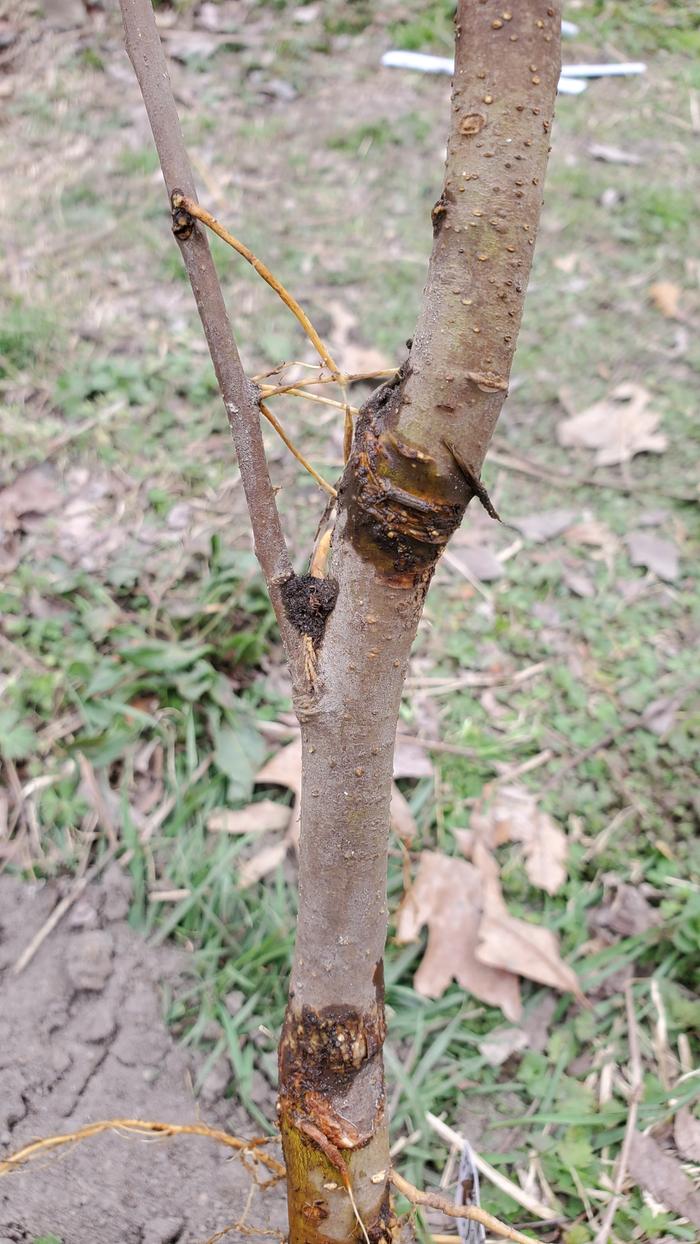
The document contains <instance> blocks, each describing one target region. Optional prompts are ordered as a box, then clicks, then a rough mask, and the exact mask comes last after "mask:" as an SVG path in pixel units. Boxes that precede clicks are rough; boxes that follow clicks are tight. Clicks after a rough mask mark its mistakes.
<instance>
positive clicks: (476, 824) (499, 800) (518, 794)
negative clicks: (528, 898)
mask: <svg viewBox="0 0 700 1244" xmlns="http://www.w3.org/2000/svg"><path fill="white" fill-rule="evenodd" d="M470 828H471V829H472V830H474V831H475V832H476V833H477V834H478V836H479V838H480V839H481V841H482V842H483V843H484V845H485V846H487V847H489V848H490V849H493V848H494V847H498V846H501V845H502V844H503V843H504V842H521V843H522V844H523V850H524V855H525V871H526V872H527V875H528V877H529V879H530V881H531V882H532V884H533V885H535V886H538V887H539V888H540V889H542V890H546V891H547V893H548V894H556V892H557V890H559V889H560V888H561V886H562V885H563V884H564V882H565V881H566V867H565V863H566V856H567V850H568V845H567V841H566V835H565V834H564V833H563V831H562V830H561V829H560V828H559V826H558V825H557V823H556V821H555V820H554V819H553V817H551V816H550V815H549V813H548V812H543V811H541V809H540V808H538V806H537V800H536V799H535V797H534V795H533V794H532V793H531V791H529V790H528V789H527V788H526V787H525V786H518V785H511V786H501V787H499V788H498V789H497V791H496V793H495V795H494V797H493V799H491V800H490V802H489V803H488V804H487V805H486V806H485V807H484V808H481V809H478V810H476V811H474V812H473V813H472V817H471V822H470Z"/></svg>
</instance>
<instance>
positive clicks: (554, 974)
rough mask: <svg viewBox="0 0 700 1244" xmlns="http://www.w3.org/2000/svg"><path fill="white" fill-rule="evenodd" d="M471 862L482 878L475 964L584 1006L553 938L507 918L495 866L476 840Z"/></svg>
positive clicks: (534, 926)
mask: <svg viewBox="0 0 700 1244" xmlns="http://www.w3.org/2000/svg"><path fill="white" fill-rule="evenodd" d="M473 859H474V864H475V866H476V868H477V871H478V872H479V874H480V876H481V882H482V887H483V907H484V911H483V916H482V919H481V923H480V924H479V937H478V944H477V947H476V958H477V960H478V962H479V963H481V964H484V965H485V966H486V967H490V968H497V969H501V970H507V971H509V972H516V973H517V974H518V976H524V977H525V978H526V979H527V980H532V981H537V982H538V983H539V984H540V985H549V986H551V988H553V989H558V990H560V991H561V992H563V993H573V994H574V996H575V997H576V998H577V999H578V1001H579V1002H582V1003H584V1004H585V999H584V996H583V994H582V993H581V989H580V986H579V983H578V978H577V977H576V973H575V972H574V971H572V969H571V968H570V967H569V966H568V965H567V964H566V963H564V960H563V959H562V957H561V954H560V953H559V941H558V938H557V936H556V934H555V933H553V932H552V930H551V929H545V928H543V927H542V926H541V925H537V924H530V923H529V922H528V921H527V920H518V919H517V917H515V916H511V915H510V913H509V911H508V909H507V907H506V905H505V902H504V900H503V894H502V893H501V883H500V877H499V871H498V864H497V863H496V861H495V859H494V858H493V856H492V855H491V853H490V852H489V851H488V850H487V849H486V847H485V846H484V845H483V843H482V842H479V841H478V840H477V841H476V843H475V845H474V852H473Z"/></svg>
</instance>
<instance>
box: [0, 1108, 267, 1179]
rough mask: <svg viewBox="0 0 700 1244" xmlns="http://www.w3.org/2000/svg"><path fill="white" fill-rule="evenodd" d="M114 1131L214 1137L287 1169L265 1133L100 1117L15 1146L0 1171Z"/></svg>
mask: <svg viewBox="0 0 700 1244" xmlns="http://www.w3.org/2000/svg"><path fill="white" fill-rule="evenodd" d="M113 1131H117V1132H129V1133H136V1135H139V1136H164V1137H170V1136H204V1137H206V1138H207V1139H209V1140H215V1141H217V1142H218V1144H220V1145H227V1146H228V1148H229V1149H235V1150H236V1151H237V1152H238V1153H240V1154H244V1155H246V1154H247V1155H248V1156H249V1157H252V1158H254V1159H255V1161H256V1162H260V1163H262V1165H263V1166H266V1167H267V1169H268V1170H269V1171H271V1173H272V1174H273V1175H274V1176H275V1178H276V1179H282V1178H284V1175H285V1173H286V1172H285V1168H284V1166H283V1165H282V1163H281V1162H278V1161H277V1158H273V1157H272V1154H270V1153H265V1151H264V1149H263V1146H264V1145H267V1144H269V1143H270V1137H268V1136H258V1137H254V1138H253V1139H252V1140H241V1139H240V1138H239V1137H238V1136H231V1135H230V1133H229V1132H224V1131H222V1130H221V1129H220V1128H217V1127H207V1125H206V1123H153V1122H150V1121H149V1120H146V1119H103V1120H101V1121H100V1122H99V1123H88V1124H87V1125H86V1126H85V1127H80V1128H78V1129H77V1131H75V1132H66V1133H64V1135H62V1136H45V1137H44V1138H43V1139H42V1140H34V1141H32V1143H31V1144H29V1145H25V1146H24V1147H23V1148H22V1149H18V1150H17V1152H16V1153H13V1154H11V1155H10V1157H9V1158H5V1159H4V1161H2V1162H0V1175H9V1174H10V1173H11V1172H12V1171H15V1170H18V1169H19V1167H20V1166H22V1165H24V1163H25V1162H31V1161H32V1159H33V1158H36V1157H38V1156H39V1155H40V1154H42V1153H46V1151H47V1150H50V1149H58V1148H60V1147H61V1146H63V1145H70V1144H74V1143H75V1142H77V1141H81V1140H89V1139H90V1137H92V1136H99V1135H100V1133H102V1132H113Z"/></svg>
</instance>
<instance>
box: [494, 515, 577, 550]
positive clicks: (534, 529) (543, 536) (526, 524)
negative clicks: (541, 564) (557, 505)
mask: <svg viewBox="0 0 700 1244" xmlns="http://www.w3.org/2000/svg"><path fill="white" fill-rule="evenodd" d="M578 517H579V511H578V510H538V511H537V512H536V513H535V514H523V515H521V517H520V518H512V519H511V520H510V525H511V527H515V529H516V530H517V531H519V532H520V534H521V535H522V536H525V538H526V540H532V541H534V543H535V544H544V542H545V541H546V540H553V539H554V537H555V536H560V535H561V534H562V532H564V531H566V530H567V528H568V527H571V526H572V525H573V524H574V523H575V522H576V519H577V518H578Z"/></svg>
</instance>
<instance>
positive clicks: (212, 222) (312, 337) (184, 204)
mask: <svg viewBox="0 0 700 1244" xmlns="http://www.w3.org/2000/svg"><path fill="white" fill-rule="evenodd" d="M171 202H172V205H173V208H174V209H175V210H176V211H177V210H181V211H185V212H187V214H188V216H194V217H195V219H196V220H201V222H202V224H203V225H206V226H207V228H208V229H211V231H212V233H215V234H216V236H217V237H219V238H221V240H222V242H226V243H227V245H228V246H231V247H233V249H234V250H235V251H236V252H237V253H238V254H239V255H242V256H243V258H244V259H245V260H246V261H247V262H248V263H249V264H250V266H251V268H254V270H255V271H256V272H257V274H258V276H261V277H262V279H263V281H266V282H267V284H268V285H269V286H270V288H271V289H274V291H275V293H276V294H277V295H278V296H279V297H280V298H281V299H282V302H283V303H284V305H285V306H286V307H289V310H290V311H291V312H292V315H294V316H296V318H297V320H298V321H299V323H300V324H301V326H302V328H303V330H304V332H305V333H306V335H307V337H308V338H309V341H310V342H311V343H312V345H313V346H314V348H315V349H316V350H317V351H318V354H319V357H320V358H322V359H323V362H324V363H325V365H326V367H327V368H328V369H329V371H331V372H332V373H333V375H334V376H339V375H340V371H339V369H338V368H337V367H336V365H335V363H334V362H333V359H332V358H331V356H330V354H329V353H328V350H327V349H326V347H325V345H324V344H323V342H322V341H321V338H320V337H319V335H318V333H317V332H316V329H315V328H314V326H313V324H312V323H311V320H310V319H309V317H308V315H307V314H306V312H305V311H304V310H303V308H302V307H300V306H299V303H298V302H297V300H296V298H294V297H293V296H292V294H290V292H289V290H288V289H285V287H284V285H283V284H282V282H281V281H278V280H277V277H276V276H274V275H273V273H272V272H270V269H269V268H268V267H267V265H266V264H264V263H263V262H262V260H261V259H258V257H257V255H254V254H253V252H252V250H250V248H249V247H247V246H246V245H245V243H244V242H240V241H239V240H238V238H235V237H234V236H233V234H232V233H229V231H228V229H225V228H224V226H223V225H222V224H220V223H219V221H218V220H217V219H216V217H215V216H212V214H211V212H208V211H207V210H206V208H204V207H200V205H199V203H197V202H195V200H194V199H192V198H190V197H189V196H188V195H186V194H178V193H177V192H174V193H173V195H172V199H171Z"/></svg>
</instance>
